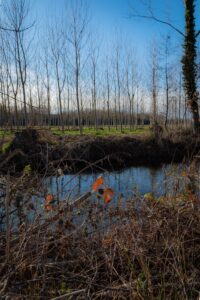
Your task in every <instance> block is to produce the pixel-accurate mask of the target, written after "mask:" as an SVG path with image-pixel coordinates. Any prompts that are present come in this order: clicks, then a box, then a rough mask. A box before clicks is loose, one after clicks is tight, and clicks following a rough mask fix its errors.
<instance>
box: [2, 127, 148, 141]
mask: <svg viewBox="0 0 200 300" xmlns="http://www.w3.org/2000/svg"><path fill="white" fill-rule="evenodd" d="M34 128H35V129H38V130H43V129H44V130H48V128H47V127H34ZM24 129H25V128H24ZM20 130H23V128H20ZM15 131H17V130H14V129H13V131H11V130H4V129H1V130H0V139H4V138H12V137H14V133H15ZM51 132H52V133H53V134H55V135H58V136H65V135H72V136H79V135H80V132H79V130H78V128H76V129H74V128H72V129H65V130H64V131H62V130H61V128H60V127H52V128H51ZM83 134H84V135H90V136H102V137H103V136H123V135H136V136H149V135H150V134H151V132H150V129H149V126H148V125H146V126H138V127H135V128H134V129H131V130H130V128H129V127H125V126H124V127H123V130H122V131H121V129H120V127H118V129H116V128H115V127H111V128H110V129H109V128H108V127H104V128H101V129H98V130H97V131H96V130H95V129H94V128H89V127H84V129H83Z"/></svg>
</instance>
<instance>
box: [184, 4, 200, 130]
mask: <svg viewBox="0 0 200 300" xmlns="http://www.w3.org/2000/svg"><path fill="white" fill-rule="evenodd" d="M184 4H185V41H184V55H183V58H182V68H183V79H184V88H185V92H186V97H187V105H188V106H189V108H190V110H191V112H192V117H193V129H194V132H195V133H199V128H200V126H199V108H198V94H197V82H196V77H197V76H196V75H197V66H196V56H197V53H196V36H197V35H196V32H195V16H194V14H195V1H194V0H184Z"/></svg>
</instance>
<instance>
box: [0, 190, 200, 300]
mask: <svg viewBox="0 0 200 300" xmlns="http://www.w3.org/2000/svg"><path fill="white" fill-rule="evenodd" d="M13 197H14V195H13ZM198 201H199V200H198V197H197V196H195V195H194V194H193V193H192V191H189V192H188V193H187V194H185V195H177V196H175V197H174V198H172V197H171V198H170V197H161V198H159V199H154V198H153V197H147V198H145V197H144V198H137V197H136V198H134V199H132V200H130V201H128V202H126V205H125V204H124V203H123V204H122V203H120V200H119V202H118V203H117V204H116V205H112V206H111V205H110V204H106V205H105V204H103V203H102V199H99V200H98V199H96V198H91V199H90V200H89V201H86V202H84V204H82V205H81V206H80V204H79V205H78V206H73V207H71V206H70V205H67V204H66V203H65V204H63V203H58V204H57V205H56V206H55V207H54V209H52V210H49V209H48V210H47V211H45V210H44V208H42V210H41V211H40V213H37V214H35V215H34V218H33V219H32V221H31V222H27V221H25V219H24V220H23V218H22V219H19V222H18V223H15V224H13V225H12V224H11V222H9V226H7V227H6V228H4V229H2V231H1V233H0V278H1V281H0V297H1V299H197V298H198V296H199V291H200V214H199V202H198ZM28 209H29V210H34V207H33V205H32V207H30V204H29V208H28ZM7 217H8V216H7ZM7 221H8V220H7ZM11 225H12V226H11Z"/></svg>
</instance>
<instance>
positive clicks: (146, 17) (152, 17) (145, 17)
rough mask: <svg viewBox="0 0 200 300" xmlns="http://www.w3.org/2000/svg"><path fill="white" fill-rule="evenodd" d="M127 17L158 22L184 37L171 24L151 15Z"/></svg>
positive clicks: (131, 15)
mask: <svg viewBox="0 0 200 300" xmlns="http://www.w3.org/2000/svg"><path fill="white" fill-rule="evenodd" d="M129 17H130V18H143V19H150V20H153V21H156V22H158V23H162V24H165V25H167V26H169V27H171V28H172V29H174V30H175V31H176V32H178V33H179V34H181V35H182V36H184V37H185V34H184V33H183V32H182V31H181V30H179V29H178V28H176V27H175V26H174V25H173V24H171V23H169V22H167V21H164V20H161V19H158V18H157V17H155V16H154V15H153V14H151V15H140V14H130V16H129ZM198 34H199V33H198Z"/></svg>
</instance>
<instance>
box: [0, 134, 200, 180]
mask: <svg viewBox="0 0 200 300" xmlns="http://www.w3.org/2000/svg"><path fill="white" fill-rule="evenodd" d="M199 151H200V141H199V139H197V138H196V137H195V136H192V135H191V132H190V133H189V132H186V131H183V132H182V133H180V132H179V131H177V132H176V131H173V130H172V131H170V130H169V131H168V132H163V133H162V135H159V134H158V133H157V134H155V136H154V135H151V136H148V137H145V138H142V137H135V136H134V135H133V136H131V135H127V136H126V135H125V136H109V137H93V136H74V137H73V136H71V137H70V136H62V137H59V136H55V135H53V134H51V133H50V132H48V131H39V130H38V131H36V130H35V129H26V130H23V131H21V132H17V133H16V135H15V137H14V139H13V140H12V141H10V143H9V145H7V144H5V145H4V147H2V151H1V153H0V172H1V173H2V174H5V173H7V170H8V169H9V171H10V173H11V174H12V175H16V174H17V173H18V174H20V173H22V171H23V169H24V168H25V167H26V166H27V165H30V166H31V168H32V170H34V171H35V172H37V173H40V174H47V173H52V172H53V171H55V170H56V169H57V168H59V167H60V168H62V170H63V171H64V172H65V173H70V172H73V173H75V172H77V171H80V170H82V169H83V168H86V169H87V170H98V169H99V168H104V169H119V168H123V167H126V166H131V165H150V164H151V165H159V164H161V163H171V162H172V161H173V162H182V161H183V159H184V158H186V159H188V158H191V157H193V156H194V155H195V154H197V153H198V152H199Z"/></svg>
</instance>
